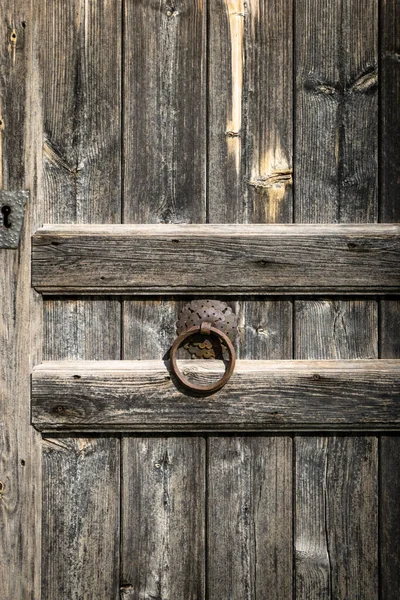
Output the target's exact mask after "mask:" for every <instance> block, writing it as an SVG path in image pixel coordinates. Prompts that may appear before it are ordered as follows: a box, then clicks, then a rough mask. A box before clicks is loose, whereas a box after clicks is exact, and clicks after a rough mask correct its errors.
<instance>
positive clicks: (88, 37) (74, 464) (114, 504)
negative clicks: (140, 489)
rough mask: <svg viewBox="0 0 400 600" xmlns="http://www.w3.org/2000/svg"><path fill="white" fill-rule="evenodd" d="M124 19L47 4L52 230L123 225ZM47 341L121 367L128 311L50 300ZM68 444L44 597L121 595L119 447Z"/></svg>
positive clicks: (62, 355) (45, 122)
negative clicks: (61, 225)
mask: <svg viewBox="0 0 400 600" xmlns="http://www.w3.org/2000/svg"><path fill="white" fill-rule="evenodd" d="M121 16H122V2H121V0H115V1H113V2H107V1H99V2H95V3H93V2H89V3H88V2H85V1H84V0H73V1H71V2H68V3H65V2H62V0H57V1H55V2H54V1H47V0H46V1H44V2H42V3H40V5H39V6H38V9H37V15H36V20H37V31H38V33H39V35H38V38H37V51H38V59H37V70H38V72H39V77H40V90H41V94H42V98H41V101H40V107H41V108H40V118H41V120H42V129H41V131H40V132H38V136H39V138H40V140H41V142H42V143H43V150H42V153H41V155H40V156H41V161H40V162H39V174H38V177H39V181H40V193H41V194H42V195H43V198H44V204H45V210H44V212H43V214H41V222H42V223H43V222H49V223H119V222H120V220H121V109H120V98H121V34H120V32H121ZM44 333H45V339H44V356H46V357H48V358H49V359H53V360H54V359H57V360H58V359H60V360H63V359H68V358H69V359H71V358H74V359H103V360H104V359H119V358H120V303H119V302H118V301H112V302H111V301H106V300H104V299H97V298H94V299H88V298H82V297H81V298H79V299H74V298H68V299H66V300H59V299H57V298H49V299H46V300H45V303H44ZM59 441H60V440H59V439H54V440H47V441H46V442H45V445H44V452H45V455H44V458H45V464H46V472H45V478H44V481H43V488H44V492H45V503H44V519H43V525H44V528H43V542H42V548H43V574H42V580H43V598H46V599H47V598H48V599H49V600H50V598H51V599H52V600H53V599H54V598H56V597H57V598H65V599H66V598H68V599H70V598H74V599H78V598H79V600H80V599H81V598H83V597H93V598H94V597H96V598H103V597H107V598H113V599H114V598H115V599H117V598H119V581H118V579H119V539H118V535H119V532H118V528H119V519H118V510H119V487H118V486H119V472H118V469H119V440H118V439H115V438H110V437H105V438H103V439H97V438H87V439H86V438H85V439H82V440H80V439H79V440H78V439H75V438H71V439H70V440H69V439H66V438H65V439H63V441H62V446H63V447H62V448H61V449H60V448H58V446H57V444H59ZM81 447H82V448H83V451H82V452H81V450H80V448H81ZM68 476H69V477H68ZM49 486H50V489H48V488H49ZM71 488H72V490H74V494H72V495H71ZM66 498H67V499H66ZM55 507H56V508H57V509H55ZM49 510H51V511H52V512H51V514H49V513H48V511H49Z"/></svg>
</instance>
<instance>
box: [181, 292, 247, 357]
mask: <svg viewBox="0 0 400 600" xmlns="http://www.w3.org/2000/svg"><path fill="white" fill-rule="evenodd" d="M202 323H211V325H212V326H213V327H216V328H217V329H219V330H220V331H223V332H224V333H225V334H226V335H227V336H228V337H229V339H230V340H231V341H232V342H233V341H234V340H235V337H236V334H237V317H236V315H235V313H234V312H233V311H232V309H231V308H230V306H228V305H227V304H225V302H221V301H220V300H193V301H192V302H189V304H186V305H185V306H184V307H183V308H182V310H181V312H180V314H179V319H178V321H177V323H176V330H177V333H178V335H180V334H181V333H183V332H184V331H186V330H187V329H189V328H190V327H193V326H194V325H201V324H202ZM183 348H185V349H186V350H187V351H188V352H189V353H190V354H191V356H192V358H222V356H223V353H224V351H225V350H226V348H225V346H224V344H222V343H221V342H220V341H219V340H218V339H216V338H215V337H214V336H204V335H193V336H192V337H191V338H190V339H189V340H188V341H187V343H186V344H184V345H183Z"/></svg>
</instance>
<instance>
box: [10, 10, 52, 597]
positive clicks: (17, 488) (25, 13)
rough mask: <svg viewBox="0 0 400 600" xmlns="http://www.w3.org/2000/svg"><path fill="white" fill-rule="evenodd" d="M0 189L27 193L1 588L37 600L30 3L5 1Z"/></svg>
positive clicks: (17, 253) (13, 323)
mask: <svg viewBox="0 0 400 600" xmlns="http://www.w3.org/2000/svg"><path fill="white" fill-rule="evenodd" d="M0 14H1V22H0V38H1V50H0V187H1V188H2V189H5V190H9V191H17V190H24V189H28V190H30V199H29V205H28V207H27V208H26V210H25V217H24V229H23V231H22V233H21V240H20V247H19V249H15V250H14V249H3V250H0V481H1V484H0V485H1V492H0V582H1V584H0V587H1V594H2V595H3V597H4V598H13V600H39V597H40V545H41V520H40V509H41V443H40V437H41V436H40V435H39V434H38V433H37V432H35V431H34V430H33V428H32V426H31V424H30V399H29V396H30V385H29V373H30V369H31V366H32V365H34V364H36V363H37V362H40V360H41V319H40V315H41V309H42V307H41V302H40V300H39V299H38V297H37V294H36V293H34V292H33V293H32V291H31V290H30V234H31V232H32V231H33V230H34V229H35V228H36V227H37V226H38V225H39V224H41V223H42V222H43V221H41V220H40V219H39V218H38V208H39V204H40V202H39V201H38V200H37V194H36V192H37V188H36V173H35V167H34V157H35V156H36V152H37V150H38V143H37V138H36V135H35V127H36V119H35V115H34V113H33V111H32V107H33V106H34V105H35V104H36V103H37V102H38V101H39V98H38V94H37V92H38V90H37V87H36V85H35V84H36V83H37V77H36V76H35V75H36V74H35V73H34V70H33V68H32V67H33V64H32V32H33V12H32V6H31V3H30V2H27V1H25V0H16V1H15V2H12V3H11V2H7V1H1V2H0Z"/></svg>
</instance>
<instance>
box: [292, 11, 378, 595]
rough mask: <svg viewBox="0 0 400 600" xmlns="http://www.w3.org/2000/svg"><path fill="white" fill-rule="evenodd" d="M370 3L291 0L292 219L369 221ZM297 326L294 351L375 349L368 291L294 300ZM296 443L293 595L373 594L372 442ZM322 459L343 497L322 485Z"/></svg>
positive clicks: (374, 114)
mask: <svg viewBox="0 0 400 600" xmlns="http://www.w3.org/2000/svg"><path fill="white" fill-rule="evenodd" d="M377 9H378V2H377V0H368V2H363V3H361V2H353V1H352V0H340V2H334V3H330V4H329V7H328V8H327V7H326V6H325V5H324V4H323V3H321V2H319V1H318V0H299V1H298V2H297V3H296V11H295V12H296V65H295V67H296V72H297V88H296V89H297V90H298V92H297V97H296V123H295V132H296V135H295V148H296V150H295V159H294V163H295V166H296V173H295V182H296V186H295V221H296V222H304V223H318V222H319V223H330V222H342V223H343V222H347V223H349V222H352V223H357V222H363V221H366V222H371V221H374V220H376V217H377V215H378V206H377V196H378V194H377V175H378V173H377V166H376V164H377V139H378V136H377V123H378V104H377V93H376V92H377V87H378V86H377V63H378V59H377V46H378V44H377V40H378V18H377ZM321 198H323V201H321V200H320V199H321ZM295 331H296V335H295V344H294V349H295V357H296V358H299V359H320V358H342V359H352V358H367V357H368V358H376V357H377V347H378V344H377V306H376V303H375V302H374V301H373V300H372V301H368V303H367V305H366V306H365V307H362V306H361V304H360V302H359V300H357V301H355V302H353V301H352V300H351V299H350V300H349V301H346V302H340V300H338V301H335V302H332V301H330V300H325V299H315V300H313V301H312V302H311V303H310V304H308V305H307V304H306V303H305V302H304V303H303V302H302V303H301V304H299V303H297V302H296V303H295ZM325 447H328V449H329V450H328V456H329V461H328V463H326V461H325V459H324V448H325ZM294 449H295V450H294V451H295V454H296V457H297V459H296V460H297V463H298V464H299V465H301V468H300V469H299V473H300V475H301V471H305V470H306V475H305V476H304V481H303V490H304V493H302V491H301V490H300V492H296V494H299V495H298V496H297V502H296V531H297V533H300V532H301V536H300V538H299V540H298V541H296V551H297V552H299V550H300V551H301V545H300V541H301V540H303V541H305V542H306V548H307V553H306V554H303V555H302V557H301V563H297V568H296V596H297V600H310V599H311V600H314V599H315V600H317V599H318V600H328V599H329V600H333V599H335V600H339V599H340V600H344V599H345V598H359V599H361V598H362V599H363V600H367V599H368V600H376V598H377V594H378V590H377V585H376V577H377V572H378V564H377V536H376V535H371V532H375V531H376V510H377V498H376V493H375V492H374V493H373V494H372V495H371V490H375V489H376V481H377V472H376V469H377V462H376V442H375V441H372V442H369V441H368V438H367V439H364V438H361V439H360V438H356V437H354V438H353V437H352V438H348V439H346V441H345V442H344V440H343V439H341V438H338V439H335V438H329V439H328V440H327V439H324V438H318V437H312V438H306V439H304V438H295V444H294ZM344 452H345V453H346V454H347V456H346V455H345V456H343V453H344ZM313 460H314V461H315V466H313V464H314V463H313ZM307 465H308V468H307ZM361 466H362V468H364V471H363V477H364V479H363V481H362V482H360V480H359V479H358V477H359V472H360V470H361ZM325 468H327V469H328V470H330V471H331V472H332V473H333V474H334V477H333V480H334V481H333V482H332V486H333V485H335V486H336V487H337V489H338V490H339V494H340V495H341V496H340V502H338V501H337V500H335V499H334V498H333V496H332V493H331V494H330V496H326V493H325V492H324V487H325V488H326V484H327V483H328V484H329V471H326V469H325ZM324 469H325V471H324ZM332 489H333V487H332ZM363 489H364V490H366V492H368V494H369V495H368V497H367V498H366V503H362V499H363V496H362V490H363ZM353 499H356V501H354V504H353ZM324 500H325V502H326V507H325V505H324ZM335 507H338V508H335ZM332 509H333V510H334V514H332ZM335 540H340V541H341V546H340V544H338V543H336V542H335ZM346 549H347V550H346ZM346 552H347V553H346ZM321 555H322V556H321ZM327 555H329V561H327V560H326V558H327Z"/></svg>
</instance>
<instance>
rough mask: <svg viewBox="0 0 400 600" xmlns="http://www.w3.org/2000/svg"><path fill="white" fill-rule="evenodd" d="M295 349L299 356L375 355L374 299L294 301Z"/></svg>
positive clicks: (375, 316)
mask: <svg viewBox="0 0 400 600" xmlns="http://www.w3.org/2000/svg"><path fill="white" fill-rule="evenodd" d="M295 351H296V358H298V359H302V360H306V359H308V360H333V359H337V360H341V359H342V360H346V359H368V358H369V359H374V358H377V357H378V307H377V302H376V301H375V300H359V299H357V300H354V299H351V300H334V299H331V298H326V299H323V300H322V299H316V300H298V301H296V345H295ZM387 358H389V357H387Z"/></svg>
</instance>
